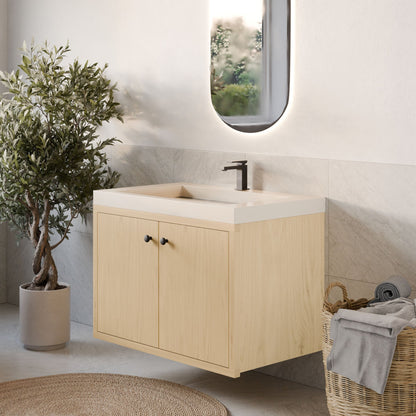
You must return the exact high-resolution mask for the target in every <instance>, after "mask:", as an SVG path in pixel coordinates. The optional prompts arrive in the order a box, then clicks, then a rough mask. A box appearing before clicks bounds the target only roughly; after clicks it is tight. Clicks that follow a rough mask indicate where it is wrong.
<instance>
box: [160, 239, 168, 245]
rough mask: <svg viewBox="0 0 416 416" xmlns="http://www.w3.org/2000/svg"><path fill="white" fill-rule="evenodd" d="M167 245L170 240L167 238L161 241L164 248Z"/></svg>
mask: <svg viewBox="0 0 416 416" xmlns="http://www.w3.org/2000/svg"><path fill="white" fill-rule="evenodd" d="M166 243H169V240H168V239H167V238H165V237H163V238H161V239H160V244H162V246H164V245H165V244H166Z"/></svg>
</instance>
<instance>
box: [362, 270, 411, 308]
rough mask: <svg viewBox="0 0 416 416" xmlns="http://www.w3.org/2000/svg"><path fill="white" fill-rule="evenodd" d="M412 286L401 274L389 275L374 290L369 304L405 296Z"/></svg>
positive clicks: (408, 293)
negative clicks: (373, 297)
mask: <svg viewBox="0 0 416 416" xmlns="http://www.w3.org/2000/svg"><path fill="white" fill-rule="evenodd" d="M411 291H412V288H411V286H410V284H409V282H408V281H407V280H406V279H405V278H404V277H402V276H390V277H389V278H388V279H387V280H386V281H385V282H382V283H380V284H379V285H378V286H377V287H376V290H375V294H374V296H375V299H373V300H372V301H371V302H369V304H372V303H376V302H386V301H388V300H392V299H396V298H400V297H402V298H407V297H409V296H410V293H411Z"/></svg>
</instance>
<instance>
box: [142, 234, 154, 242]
mask: <svg viewBox="0 0 416 416" xmlns="http://www.w3.org/2000/svg"><path fill="white" fill-rule="evenodd" d="M150 240H152V236H151V235H148V234H146V235H145V236H144V241H146V243H148V242H149V241H150Z"/></svg>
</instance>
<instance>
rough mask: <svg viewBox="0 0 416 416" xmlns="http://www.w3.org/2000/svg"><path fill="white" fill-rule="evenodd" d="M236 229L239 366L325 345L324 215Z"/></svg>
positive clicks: (244, 368)
mask: <svg viewBox="0 0 416 416" xmlns="http://www.w3.org/2000/svg"><path fill="white" fill-rule="evenodd" d="M238 230H239V231H238V232H236V233H234V238H235V241H234V250H235V253H234V254H235V263H234V279H233V282H234V283H233V284H234V286H233V288H232V289H231V290H232V291H234V312H233V315H234V320H235V322H234V324H235V325H234V326H233V328H234V330H235V333H234V334H233V336H234V339H235V342H236V344H237V346H236V351H237V354H238V357H236V362H235V366H236V367H238V368H239V370H241V371H247V370H251V369H254V368H258V367H261V366H265V365H268V364H271V363H276V362H279V361H284V360H288V359H291V358H295V357H298V356H302V355H305V354H309V353H313V352H316V351H319V350H320V349H321V346H320V331H321V321H320V311H321V308H322V298H323V285H324V214H312V215H304V216H298V217H291V218H282V219H277V220H272V221H263V222H258V223H250V224H242V225H241V226H240V227H239V228H238Z"/></svg>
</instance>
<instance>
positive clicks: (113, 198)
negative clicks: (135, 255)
mask: <svg viewBox="0 0 416 416" xmlns="http://www.w3.org/2000/svg"><path fill="white" fill-rule="evenodd" d="M94 205H100V206H108V207H113V208H124V209H130V210H135V211H144V212H153V213H159V214H167V215H174V216H179V217H188V218H196V219H201V220H207V221H218V222H225V223H231V224H241V223H247V222H255V221H264V220H269V219H275V218H284V217H293V216H297V215H307V214H316V213H319V212H325V198H320V197H313V196H305V195H294V194H286V193H277V192H266V191H255V190H248V191H237V190H234V189H232V188H225V187H218V186H211V185H198V184H188V183H168V184H160V185H146V186H132V187H127V188H115V189H105V190H101V191H94Z"/></svg>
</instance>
